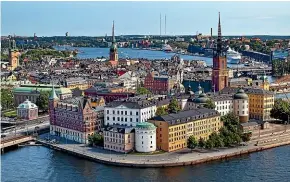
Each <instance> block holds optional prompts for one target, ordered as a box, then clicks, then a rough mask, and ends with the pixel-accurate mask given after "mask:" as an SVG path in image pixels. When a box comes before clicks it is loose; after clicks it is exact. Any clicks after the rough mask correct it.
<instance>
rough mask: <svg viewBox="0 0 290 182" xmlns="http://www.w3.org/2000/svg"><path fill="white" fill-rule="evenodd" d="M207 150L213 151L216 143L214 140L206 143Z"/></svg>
mask: <svg viewBox="0 0 290 182" xmlns="http://www.w3.org/2000/svg"><path fill="white" fill-rule="evenodd" d="M205 148H207V149H212V148H214V141H213V140H212V139H208V140H207V141H206V142H205Z"/></svg>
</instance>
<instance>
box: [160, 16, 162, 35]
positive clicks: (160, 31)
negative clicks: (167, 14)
mask: <svg viewBox="0 0 290 182" xmlns="http://www.w3.org/2000/svg"><path fill="white" fill-rule="evenodd" d="M161 30H162V27H161V13H160V36H161Z"/></svg>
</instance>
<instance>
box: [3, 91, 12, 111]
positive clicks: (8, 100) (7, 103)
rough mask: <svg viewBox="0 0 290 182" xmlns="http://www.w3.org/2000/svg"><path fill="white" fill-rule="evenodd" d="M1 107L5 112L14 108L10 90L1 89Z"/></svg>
mask: <svg viewBox="0 0 290 182" xmlns="http://www.w3.org/2000/svg"><path fill="white" fill-rule="evenodd" d="M0 100H1V107H2V109H3V110H6V109H12V108H13V107H14V103H13V93H12V91H11V90H10V89H1V99H0Z"/></svg>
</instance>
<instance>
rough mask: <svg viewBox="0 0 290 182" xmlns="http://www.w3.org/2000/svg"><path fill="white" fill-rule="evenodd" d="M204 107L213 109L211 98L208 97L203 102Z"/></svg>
mask: <svg viewBox="0 0 290 182" xmlns="http://www.w3.org/2000/svg"><path fill="white" fill-rule="evenodd" d="M204 107H205V108H208V109H215V104H214V102H213V100H212V99H208V100H207V101H206V103H205V104H204Z"/></svg>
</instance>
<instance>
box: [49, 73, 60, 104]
mask: <svg viewBox="0 0 290 182" xmlns="http://www.w3.org/2000/svg"><path fill="white" fill-rule="evenodd" d="M58 99H59V98H58V97H57V95H56V93H55V89H54V84H53V77H52V90H51V92H50V96H49V100H58Z"/></svg>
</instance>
